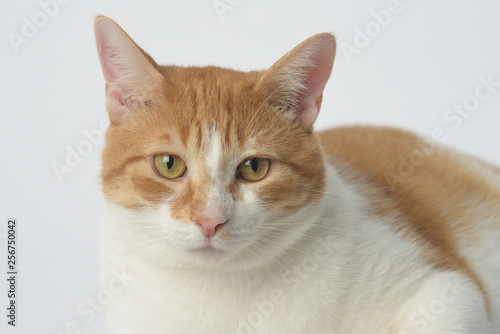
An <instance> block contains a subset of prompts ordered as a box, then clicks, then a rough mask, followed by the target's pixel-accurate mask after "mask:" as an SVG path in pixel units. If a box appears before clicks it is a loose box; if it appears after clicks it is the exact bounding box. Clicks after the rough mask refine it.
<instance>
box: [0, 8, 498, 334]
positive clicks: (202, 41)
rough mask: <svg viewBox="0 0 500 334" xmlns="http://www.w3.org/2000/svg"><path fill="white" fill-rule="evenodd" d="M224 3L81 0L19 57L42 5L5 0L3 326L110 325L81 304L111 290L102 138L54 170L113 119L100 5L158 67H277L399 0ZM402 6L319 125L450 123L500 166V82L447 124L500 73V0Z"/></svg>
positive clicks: (350, 65)
mask: <svg viewBox="0 0 500 334" xmlns="http://www.w3.org/2000/svg"><path fill="white" fill-rule="evenodd" d="M47 1H49V0H42V2H47ZM61 1H62V0H61ZM220 2H222V3H228V2H229V3H233V5H230V6H231V8H232V9H233V10H232V11H227V12H225V13H223V15H222V17H223V19H222V18H221V17H220V16H219V15H218V13H217V11H216V10H215V9H214V6H213V0H197V1H181V0H177V1H163V2H160V1H144V0H142V1H132V0H128V1H97V0H94V1H82V0H71V1H68V3H67V4H64V5H59V9H58V10H57V13H55V14H54V15H53V17H49V18H48V22H47V23H46V24H45V25H44V26H42V27H40V28H38V32H37V33H36V34H35V35H34V36H32V37H31V38H29V39H27V43H24V44H20V45H18V50H17V52H16V51H15V48H14V47H13V46H12V44H11V42H10V41H9V34H11V35H10V36H12V34H18V35H20V36H22V28H23V25H24V24H25V23H24V21H23V18H27V20H28V21H31V22H33V16H34V15H35V16H37V15H40V14H39V12H40V11H42V10H43V9H42V6H41V5H40V4H39V3H38V1H35V0H23V1H5V0H2V7H1V10H0V22H1V31H0V59H1V62H0V66H1V72H0V78H1V79H0V94H1V98H0V136H1V137H0V163H1V164H0V171H1V172H0V222H1V225H0V233H1V234H3V239H2V236H0V268H2V274H1V275H0V282H1V283H0V310H2V311H0V313H1V314H0V319H1V324H0V328H1V330H0V331H1V332H2V333H23V334H24V333H26V334H28V333H30V334H31V333H41V334H48V333H53V334H56V333H72V331H70V330H66V331H65V330H64V328H65V326H67V324H69V323H71V322H74V323H76V325H77V326H78V328H79V330H80V332H81V333H105V327H104V322H103V319H102V315H101V313H98V314H97V318H96V319H95V320H92V321H90V322H87V321H86V320H88V317H86V316H85V317H82V316H80V315H79V314H78V313H77V308H78V307H79V306H80V307H81V306H82V305H84V306H85V303H87V301H88V298H95V297H96V296H98V295H99V293H101V292H100V290H99V283H98V275H99V266H98V237H99V228H100V217H101V212H102V195H101V193H100V187H99V178H98V175H99V169H100V151H101V148H102V145H103V143H102V142H100V143H98V144H97V145H92V146H91V152H90V153H89V154H88V156H86V157H83V159H82V161H81V162H80V164H79V165H78V166H76V167H75V168H73V170H72V171H71V172H67V173H65V174H64V175H62V181H60V180H58V178H57V176H56V174H55V173H54V171H53V164H54V163H55V162H58V163H61V164H66V163H65V159H66V156H67V154H68V148H69V149H73V150H76V149H77V147H78V145H84V144H82V142H83V141H84V140H86V139H85V136H84V133H83V131H90V130H92V129H98V128H99V122H100V121H101V120H102V119H104V118H105V117H106V113H105V110H104V81H103V78H102V75H101V72H100V66H99V63H98V59H97V53H96V50H95V42H94V36H93V18H94V16H95V15H96V14H104V15H107V16H109V17H111V18H113V19H115V20H116V21H117V22H118V23H119V24H120V25H121V26H122V27H123V28H124V29H125V30H126V31H127V32H128V33H129V34H130V35H131V37H132V38H133V39H135V40H136V41H137V42H138V44H139V45H141V46H142V47H144V49H145V50H147V51H148V52H149V53H150V54H151V55H152V56H153V57H154V58H155V59H156V60H157V61H158V62H159V63H171V64H181V65H208V64H211V65H220V66H225V67H231V68H237V69H241V70H250V69H262V68H265V67H268V66H270V65H271V64H272V63H273V62H274V61H276V60H277V59H279V58H280V57H281V56H282V55H283V54H284V53H286V52H287V51H288V50H290V49H291V48H292V47H293V46H295V45H296V44H298V43H299V42H301V41H302V40H304V39H306V38H307V37H309V36H311V35H313V34H316V33H319V32H325V31H327V32H334V33H335V34H336V36H337V38H338V40H339V44H341V43H348V44H350V45H352V46H355V45H356V44H354V41H355V38H356V34H357V30H356V29H357V28H359V29H361V30H364V29H365V27H366V25H367V24H368V26H371V25H372V23H370V22H372V21H373V20H374V18H373V16H372V13H371V12H372V11H376V12H379V11H380V10H383V9H385V8H387V6H388V3H389V2H390V1H389V0H362V1H360V0H357V1H348V0H335V1H334V0H331V1H326V0H314V1H311V0H308V1H266V0H222V1H220ZM400 7H401V9H400V12H399V13H397V14H394V15H392V17H391V22H390V23H389V24H388V25H387V26H386V27H382V28H381V29H380V31H379V32H377V31H375V30H373V31H372V32H371V34H372V35H373V36H374V37H373V38H371V40H370V43H369V44H368V45H367V46H365V47H362V48H360V50H359V53H358V54H354V55H352V57H347V56H346V55H345V54H344V53H343V52H342V51H341V50H340V49H339V50H338V52H337V59H336V61H335V66H334V71H333V75H332V78H331V80H330V83H329V85H328V86H327V89H326V92H325V96H324V99H323V101H324V102H323V107H322V111H321V115H320V117H319V119H318V122H317V127H318V128H326V127H331V126H338V125H342V124H353V123H354V124H381V125H382V124H383V125H392V126H397V127H403V128H406V129H410V130H412V131H416V132H418V133H420V134H422V135H424V136H429V135H430V134H431V132H432V130H433V129H435V128H437V127H440V128H442V129H443V130H444V131H445V133H446V135H447V140H446V143H445V144H446V145H448V146H453V147H456V148H459V149H461V150H463V151H467V152H470V153H473V154H475V155H478V156H481V157H483V158H484V159H486V160H489V161H492V162H495V163H497V164H500V149H499V148H498V146H499V143H500V87H497V88H496V90H495V92H494V93H492V94H491V96H490V97H489V98H488V99H485V100H484V101H481V102H480V105H479V107H478V108H477V109H476V110H475V111H474V112H472V113H471V115H470V117H469V118H467V119H464V120H463V122H462V124H461V125H460V126H458V127H457V128H456V129H454V128H452V125H453V124H454V123H450V122H445V121H444V120H443V115H444V114H445V112H446V110H447V109H449V108H450V107H452V106H453V105H454V104H460V103H463V101H464V100H465V99H467V98H468V97H469V96H471V95H473V94H474V91H475V88H476V86H477V85H478V84H479V81H478V77H480V76H483V77H485V78H487V77H488V76H490V75H491V76H492V77H493V79H494V80H495V81H500V20H499V19H498V14H499V13H500V2H498V1H495V0H489V1H487V0H475V1H466V0H441V1H431V0H400ZM37 13H38V14H37ZM42 16H43V14H42ZM372 28H373V27H372ZM375 28H376V27H375ZM343 45H346V44H343ZM10 217H16V218H17V219H18V220H19V224H20V225H19V230H18V234H19V250H18V256H19V267H18V270H19V272H20V276H19V285H18V292H19V299H18V305H19V309H18V326H17V327H16V328H11V327H10V326H7V325H6V319H7V318H6V317H5V315H4V313H5V312H6V311H5V307H6V306H7V305H6V303H7V297H6V281H5V279H4V278H3V277H4V273H5V271H6V270H5V269H4V268H5V267H6V245H5V233H6V223H7V219H8V218H10ZM82 303H83V304H82ZM70 327H71V325H70ZM5 329H7V331H5ZM73 332H74V333H78V331H73Z"/></svg>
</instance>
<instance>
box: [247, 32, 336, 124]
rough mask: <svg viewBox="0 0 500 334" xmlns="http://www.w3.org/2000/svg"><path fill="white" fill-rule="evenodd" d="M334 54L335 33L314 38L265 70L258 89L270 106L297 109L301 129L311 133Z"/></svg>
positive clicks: (330, 70)
mask: <svg viewBox="0 0 500 334" xmlns="http://www.w3.org/2000/svg"><path fill="white" fill-rule="evenodd" d="M335 51H336V43H335V37H334V36H333V35H332V34H328V33H323V34H318V35H314V36H313V37H310V38H309V39H307V40H305V41H304V42H302V43H301V44H299V45H298V46H296V47H295V48H294V49H293V50H292V51H290V52H288V53H287V54H286V55H285V56H284V57H282V58H281V59H280V60H279V61H278V62H277V63H275V64H274V65H273V66H272V67H271V68H270V69H269V70H267V71H265V72H264V74H263V75H262V77H261V78H260V80H259V81H258V83H257V85H256V87H255V89H256V90H258V91H259V92H260V93H262V94H263V96H264V97H266V98H267V99H268V102H269V103H271V104H274V105H278V106H280V107H282V108H283V109H293V110H295V112H296V114H297V115H296V117H297V120H298V122H299V124H300V126H302V127H303V128H306V129H308V130H310V129H311V128H312V125H313V123H314V122H315V121H316V118H317V117H318V113H319V109H320V107H321V101H322V98H323V90H324V89H325V86H326V83H327V81H328V79H329V78H330V74H331V72H332V67H333V60H334V58H335Z"/></svg>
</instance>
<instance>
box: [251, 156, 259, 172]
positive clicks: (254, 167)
mask: <svg viewBox="0 0 500 334" xmlns="http://www.w3.org/2000/svg"><path fill="white" fill-rule="evenodd" d="M250 165H251V166H252V170H253V172H254V173H256V172H257V169H259V161H258V160H257V159H255V158H253V159H252V161H250Z"/></svg>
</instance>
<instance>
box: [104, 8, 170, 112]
mask: <svg viewBox="0 0 500 334" xmlns="http://www.w3.org/2000/svg"><path fill="white" fill-rule="evenodd" d="M94 28H95V38H96V43H97V51H98V54H99V61H100V62H101V68H102V72H103V75H104V79H105V80H106V106H107V109H108V112H109V115H110V118H111V121H118V120H122V119H123V118H124V117H126V114H127V112H128V111H129V109H130V108H129V107H130V106H131V105H132V104H147V103H148V102H149V101H150V100H151V99H154V96H155V92H156V91H158V89H159V88H160V87H161V86H162V85H163V83H164V79H163V77H162V75H161V74H160V73H159V72H158V71H157V70H156V66H157V65H156V63H154V61H153V59H152V58H151V57H150V56H149V55H148V54H147V53H145V52H144V51H143V50H142V49H141V48H139V46H137V44H135V43H134V41H133V40H132V39H131V38H130V37H129V36H128V35H127V33H126V32H125V31H123V29H122V28H120V26H119V25H118V24H117V23H116V22H114V21H113V20H111V19H110V18H108V17H105V16H97V17H96V19H95V24H94Z"/></svg>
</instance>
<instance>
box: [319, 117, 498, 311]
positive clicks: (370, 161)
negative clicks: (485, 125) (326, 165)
mask: <svg viewBox="0 0 500 334" xmlns="http://www.w3.org/2000/svg"><path fill="white" fill-rule="evenodd" d="M318 135H319V138H320V141H321V143H322V146H323V148H324V151H325V153H326V155H327V159H328V160H329V162H330V163H331V164H332V165H333V166H335V168H336V170H337V171H339V172H340V174H342V175H344V177H345V178H347V179H350V180H351V182H352V183H353V184H355V185H357V186H358V187H359V188H360V190H361V191H362V192H363V193H365V194H366V196H367V198H368V199H369V202H370V203H371V210H372V212H373V214H375V215H379V216H381V217H387V221H388V222H390V223H391V224H393V225H394V228H395V229H398V230H403V231H405V233H406V235H407V236H408V238H413V239H414V240H415V241H416V242H421V243H423V244H425V249H426V252H427V254H424V256H425V258H426V260H427V261H428V262H431V263H432V264H433V265H435V266H436V267H438V268H445V269H451V270H457V271H461V272H463V273H464V274H465V275H466V276H468V277H469V278H470V279H471V280H473V281H475V282H476V284H477V285H478V286H479V288H480V289H481V290H482V291H483V293H484V294H485V296H486V298H488V299H489V302H490V304H491V306H492V311H493V312H494V313H496V317H500V279H499V278H498V277H500V169H499V168H497V167H496V166H493V165H490V164H488V163H485V162H483V161H480V160H479V159H477V158H474V157H471V156H467V155H464V154H461V153H458V152H455V151H452V150H450V149H446V148H443V147H441V146H440V145H438V144H436V142H435V141H434V140H432V139H423V138H420V137H418V136H416V135H414V134H411V133H408V132H405V131H401V130H397V129H392V128H383V127H362V126H356V127H342V128H338V129H333V130H328V131H324V132H321V133H319V134H318ZM389 217H390V219H389ZM394 217H396V218H395V219H394Z"/></svg>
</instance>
